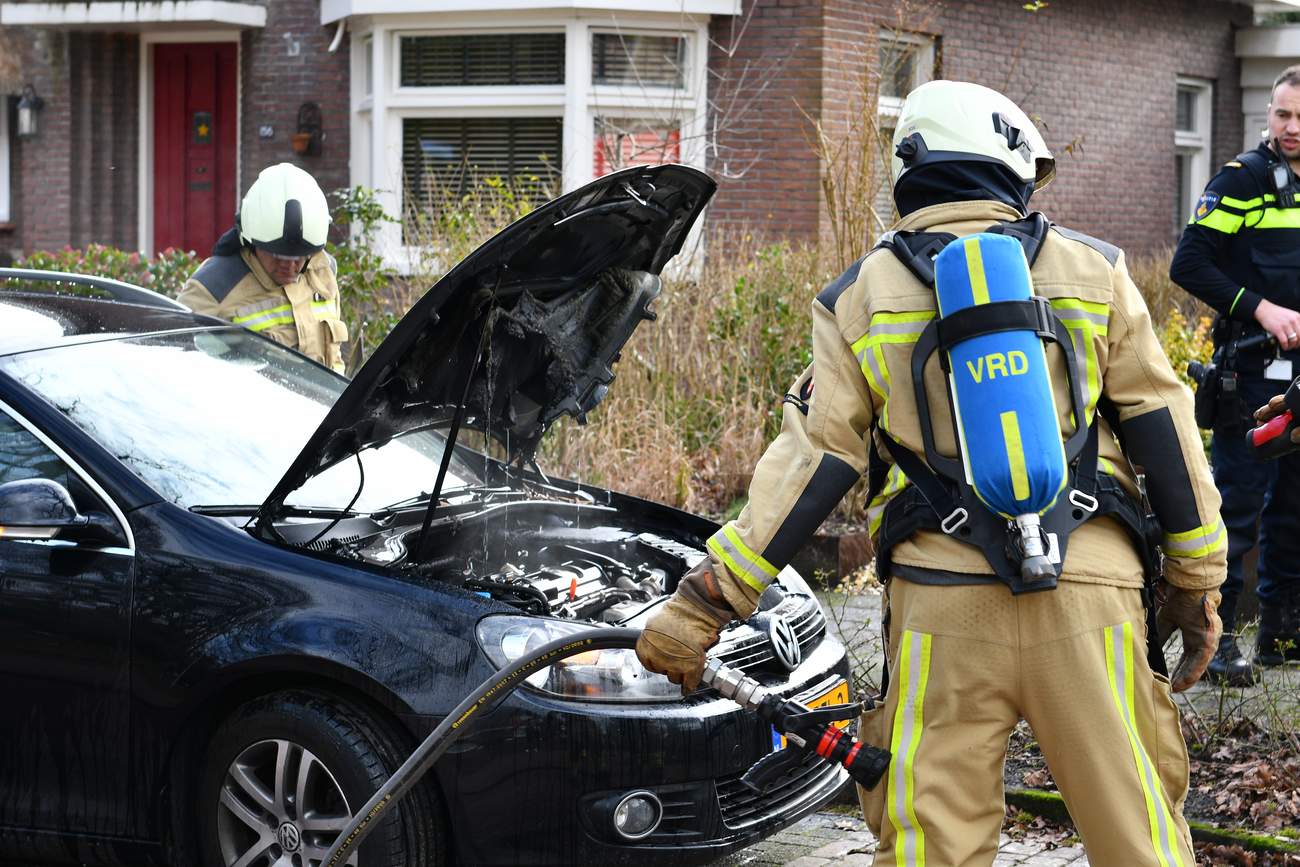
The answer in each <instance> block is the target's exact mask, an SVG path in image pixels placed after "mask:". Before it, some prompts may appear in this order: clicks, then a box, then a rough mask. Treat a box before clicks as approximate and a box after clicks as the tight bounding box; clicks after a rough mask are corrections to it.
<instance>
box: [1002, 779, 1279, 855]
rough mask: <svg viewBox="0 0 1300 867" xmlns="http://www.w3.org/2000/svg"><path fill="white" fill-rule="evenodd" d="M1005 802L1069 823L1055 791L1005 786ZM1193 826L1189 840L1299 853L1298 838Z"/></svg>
mask: <svg viewBox="0 0 1300 867" xmlns="http://www.w3.org/2000/svg"><path fill="white" fill-rule="evenodd" d="M1006 799H1007V803H1008V804H1013V805H1015V806H1016V807H1019V808H1020V809H1021V810H1024V811H1025V812H1026V813H1029V814H1030V815H1034V816H1041V817H1043V818H1044V819H1051V820H1052V821H1054V822H1062V823H1065V822H1071V821H1072V820H1071V819H1070V811H1069V810H1067V809H1066V807H1065V800H1064V799H1062V798H1061V795H1060V794H1059V793H1058V792H1044V791H1040V790H1038V789H1007V792H1006ZM1187 824H1188V826H1190V827H1191V829H1192V839H1193V840H1201V841H1204V842H1209V843H1226V844H1230V845H1237V846H1241V847H1242V848H1243V849H1249V850H1251V851H1254V852H1275V853H1280V854H1290V855H1295V854H1300V840H1296V839H1292V838H1288V837H1278V836H1275V835H1273V834H1265V833H1263V832H1261V831H1254V830H1252V829H1250V828H1220V827H1217V826H1215V825H1210V824H1207V823H1205V822H1195V821H1190V820H1189V821H1188V823H1187Z"/></svg>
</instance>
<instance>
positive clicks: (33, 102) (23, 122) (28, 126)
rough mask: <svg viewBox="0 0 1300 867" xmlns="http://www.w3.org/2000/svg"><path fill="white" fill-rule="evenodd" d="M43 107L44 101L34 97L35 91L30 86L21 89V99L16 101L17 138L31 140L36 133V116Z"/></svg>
mask: <svg viewBox="0 0 1300 867" xmlns="http://www.w3.org/2000/svg"><path fill="white" fill-rule="evenodd" d="M44 107H45V100H43V99H41V98H40V97H39V96H37V95H36V89H35V88H34V87H32V86H31V85H30V84H29V85H27V86H26V87H24V88H23V95H22V98H21V99H19V100H18V137H19V138H32V137H33V136H35V135H36V133H37V128H36V116H37V115H38V114H40V112H41V109H42V108H44Z"/></svg>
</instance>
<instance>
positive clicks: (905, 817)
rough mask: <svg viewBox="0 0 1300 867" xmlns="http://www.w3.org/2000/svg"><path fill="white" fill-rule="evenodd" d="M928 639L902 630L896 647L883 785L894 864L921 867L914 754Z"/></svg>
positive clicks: (921, 727) (922, 850) (918, 736)
mask: <svg viewBox="0 0 1300 867" xmlns="http://www.w3.org/2000/svg"><path fill="white" fill-rule="evenodd" d="M930 641H931V637H930V636H929V635H928V634H927V633H924V632H913V631H912V630H910V629H905V630H903V635H902V637H901V638H900V640H899V647H898V685H899V695H898V707H896V708H895V709H894V735H893V738H892V740H891V742H890V746H889V752H890V759H889V781H888V783H887V784H886V786H885V798H886V800H887V801H888V804H887V808H888V813H889V823H890V824H891V825H893V826H894V834H895V836H896V837H897V839H896V840H895V841H894V863H895V864H899V865H908V867H924V864H925V830H924V829H923V828H922V827H921V823H920V822H919V821H917V818H916V778H915V768H916V753H917V750H918V748H919V747H920V746H921V734H922V732H923V731H924V728H925V687H926V685H927V684H928V683H929V680H930Z"/></svg>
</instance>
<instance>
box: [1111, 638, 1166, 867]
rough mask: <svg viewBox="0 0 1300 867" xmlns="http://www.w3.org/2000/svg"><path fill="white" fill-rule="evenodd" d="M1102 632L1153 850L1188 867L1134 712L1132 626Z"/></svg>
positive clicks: (1159, 856)
mask: <svg viewBox="0 0 1300 867" xmlns="http://www.w3.org/2000/svg"><path fill="white" fill-rule="evenodd" d="M1103 632H1104V633H1105V637H1106V676H1107V678H1108V679H1109V680H1110V693H1111V698H1113V699H1114V701H1115V710H1116V711H1118V712H1119V715H1120V718H1121V719H1122V720H1123V721H1124V731H1125V733H1126V734H1127V735H1128V742H1129V748H1130V749H1131V750H1132V751H1133V763H1134V764H1135V765H1136V766H1137V775H1138V782H1139V783H1140V784H1141V786H1142V797H1143V798H1144V799H1145V801H1146V807H1147V821H1148V823H1149V825H1150V827H1151V846H1152V848H1153V849H1154V850H1155V854H1156V858H1157V860H1159V862H1160V864H1161V865H1162V867H1186V865H1184V864H1183V859H1182V856H1181V854H1180V853H1179V843H1178V836H1177V835H1178V830H1177V827H1176V826H1175V825H1174V819H1173V816H1172V815H1170V812H1169V804H1168V802H1167V801H1166V799H1165V793H1164V789H1163V788H1162V787H1161V785H1160V775H1159V774H1158V773H1156V768H1155V764H1154V763H1153V762H1152V761H1151V757H1150V756H1149V755H1148V754H1147V751H1146V747H1144V746H1143V745H1142V739H1141V738H1140V737H1138V729H1137V720H1136V713H1135V711H1134V708H1135V707H1136V703H1135V702H1134V697H1133V685H1134V677H1133V665H1134V662H1133V659H1134V653H1133V624H1131V623H1125V624H1124V625H1123V626H1122V627H1118V628H1116V627H1114V626H1107V627H1106V628H1105V629H1104V630H1103Z"/></svg>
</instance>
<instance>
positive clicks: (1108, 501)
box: [867, 213, 1153, 594]
mask: <svg viewBox="0 0 1300 867" xmlns="http://www.w3.org/2000/svg"><path fill="white" fill-rule="evenodd" d="M1050 225H1051V224H1050V223H1049V222H1048V221H1047V218H1046V217H1044V216H1043V215H1042V214H1039V213H1034V214H1031V215H1030V216H1029V217H1027V218H1025V219H1023V220H1019V221H1017V222H1013V223H1000V224H998V225H995V226H993V227H992V228H990V229H988V230H987V231H989V232H992V233H995V234H1006V235H1010V236H1011V237H1014V238H1016V239H1017V240H1019V241H1020V242H1021V245H1022V246H1023V247H1024V251H1025V258H1026V260H1027V261H1028V262H1029V265H1030V266H1031V267H1032V266H1033V263H1034V260H1035V259H1036V258H1037V254H1038V251H1039V249H1040V247H1041V245H1042V241H1043V238H1044V237H1045V236H1046V234H1047V231H1048V229H1049V228H1050ZM953 240H956V236H954V235H951V234H947V233H943V234H938V233H922V232H915V233H914V232H893V233H889V234H888V235H886V236H885V237H884V238H882V239H881V242H880V243H881V245H882V246H885V247H888V248H889V249H890V251H892V252H893V253H894V255H895V256H897V257H898V259H899V260H900V261H901V262H902V263H903V264H904V265H906V266H907V267H908V269H909V270H910V271H911V272H912V273H913V274H914V275H915V276H916V277H917V279H919V280H921V281H922V282H924V283H926V285H928V286H931V287H933V286H934V257H935V256H937V255H938V254H939V252H940V251H942V250H943V248H944V247H945V246H947V244H948V243H950V242H951V241H953ZM1013 330H1029V331H1033V332H1035V333H1036V334H1037V335H1038V336H1039V338H1041V339H1043V340H1046V341H1051V342H1053V343H1056V344H1057V345H1058V346H1059V347H1060V349H1061V352H1062V353H1063V354H1064V356H1065V369H1066V376H1067V377H1068V379H1069V386H1070V397H1071V402H1072V414H1073V418H1074V431H1073V432H1072V433H1071V434H1070V436H1069V438H1068V439H1067V440H1066V443H1065V455H1066V460H1067V462H1068V463H1069V467H1070V473H1069V479H1068V483H1067V491H1068V494H1066V495H1065V496H1062V497H1058V498H1057V500H1056V502H1055V503H1054V504H1053V505H1052V506H1051V508H1049V509H1048V510H1047V512H1046V514H1044V515H1043V518H1042V524H1041V533H1042V535H1043V537H1044V538H1043V539H1042V540H1040V541H1041V542H1042V547H1043V548H1044V549H1045V550H1048V551H1050V552H1051V554H1050V559H1051V561H1052V565H1053V568H1054V570H1055V574H1053V575H1051V576H1048V577H1046V578H1039V579H1033V580H1031V579H1028V578H1026V577H1024V576H1023V575H1022V574H1021V568H1020V564H1021V561H1022V559H1023V554H1024V541H1023V540H1022V539H1020V538H1019V534H1018V532H1017V531H1016V530H1015V527H1014V524H1012V523H1011V522H1009V521H1008V520H1007V519H1006V518H1005V517H1003V516H1002V515H999V514H997V513H996V512H994V511H993V510H992V509H990V508H989V507H987V506H986V505H984V503H983V501H981V500H980V499H979V497H978V496H977V495H976V494H975V492H974V490H973V489H972V488H971V486H970V484H969V483H968V482H967V480H966V477H965V473H964V471H963V465H962V461H961V460H960V459H959V458H949V457H945V456H943V455H941V454H939V451H938V449H937V448H936V446H935V440H934V429H933V425H932V423H931V417H930V407H929V402H928V399H927V397H926V393H925V381H924V372H925V365H926V362H927V361H928V360H929V358H930V356H931V355H933V354H934V353H935V352H936V351H940V350H942V351H941V352H940V355H939V364H940V367H941V368H942V370H943V372H944V378H945V381H946V380H947V379H948V378H949V376H950V373H951V371H950V370H949V367H948V350H949V349H950V348H951V347H952V346H954V345H955V344H957V343H960V342H962V341H965V340H969V339H970V338H972V337H978V336H981V335H986V334H995V333H998V332H1003V331H1013ZM912 384H913V388H914V391H915V398H916V406H917V420H918V422H919V425H920V428H921V438H922V442H923V443H924V446H925V456H924V458H922V457H920V456H918V455H917V454H915V453H913V452H912V451H911V450H910V449H908V448H907V447H906V446H904V445H903V444H902V443H900V442H898V441H897V440H896V439H894V438H893V437H892V436H890V435H889V434H888V433H887V432H885V431H883V430H882V429H880V428H879V427H878V426H877V427H876V428H875V429H874V430H873V436H872V437H871V458H870V467H871V470H870V472H869V474H868V494H867V501H868V502H870V501H871V500H873V499H874V498H875V497H876V495H877V494H878V493H879V492H880V490H881V489H882V488H883V486H884V481H885V472H886V470H887V464H886V463H885V461H884V460H883V459H882V456H881V454H880V453H879V451H878V450H877V437H876V436H874V434H875V433H877V432H878V433H880V434H881V437H880V438H881V439H883V440H884V441H885V447H886V449H887V450H888V452H889V455H890V457H892V458H893V460H894V462H895V463H896V464H897V465H898V468H899V469H900V470H901V471H902V472H903V474H904V475H906V476H907V478H908V480H909V481H911V482H912V485H911V486H910V487H908V488H907V489H905V490H904V491H903V492H902V493H900V494H898V495H897V496H895V497H894V498H893V499H892V500H890V502H889V504H888V505H887V506H886V507H885V511H884V514H883V517H882V519H881V523H880V536H879V539H878V543H877V544H878V549H877V555H876V569H877V573H878V575H879V576H880V578H881V580H882V581H883V580H885V579H886V578H888V577H889V574H890V571H891V558H890V551H891V549H892V548H893V547H894V546H895V545H897V544H898V543H900V542H902V541H903V540H905V539H907V538H908V537H909V536H911V535H913V534H914V533H916V532H917V531H920V530H929V531H936V532H942V533H944V534H945V535H947V536H950V537H951V538H953V539H956V540H957V541H959V542H962V543H964V544H967V545H972V546H974V547H976V548H979V549H980V551H981V552H982V553H983V555H984V558H985V559H986V560H987V561H988V563H989V566H990V567H991V568H992V570H993V573H994V575H996V576H997V578H998V579H999V580H1000V581H1002V582H1003V583H1005V584H1006V585H1007V586H1008V587H1009V588H1010V590H1011V592H1012V593H1015V594H1019V593H1028V592H1033V591H1038V590H1050V589H1052V588H1054V587H1055V586H1056V581H1057V578H1059V577H1060V574H1061V564H1062V562H1063V561H1064V559H1065V551H1066V544H1067V541H1068V539H1069V536H1070V533H1071V532H1073V531H1074V529H1075V528H1076V527H1078V526H1079V525H1081V524H1083V523H1084V522H1085V521H1088V520H1090V519H1092V518H1095V517H1098V516H1103V515H1104V516H1109V517H1112V518H1114V519H1115V520H1117V521H1119V523H1120V524H1121V525H1123V526H1124V528H1125V529H1126V530H1127V531H1128V532H1129V534H1130V536H1131V537H1132V538H1133V541H1134V543H1135V545H1136V546H1137V548H1138V550H1139V551H1141V552H1142V553H1143V556H1144V557H1146V558H1148V560H1149V558H1150V557H1151V552H1150V550H1149V545H1148V540H1149V538H1150V536H1149V534H1148V533H1147V523H1148V519H1147V517H1146V516H1145V515H1144V513H1143V510H1140V509H1139V508H1138V505H1137V504H1136V503H1135V502H1134V501H1133V499H1132V498H1131V497H1129V496H1128V494H1127V493H1126V492H1125V491H1124V489H1123V488H1122V487H1120V485H1119V483H1118V482H1116V481H1115V480H1114V479H1113V478H1111V477H1110V476H1108V475H1105V474H1100V473H1099V472H1098V459H1097V435H1098V433H1097V422H1096V420H1094V421H1093V422H1092V423H1091V424H1088V423H1087V422H1086V415H1085V411H1084V407H1085V401H1084V397H1083V388H1082V383H1081V382H1080V377H1079V368H1078V363H1077V359H1076V356H1075V352H1074V344H1073V342H1072V341H1071V339H1070V334H1069V331H1068V330H1067V328H1066V326H1065V324H1064V323H1063V322H1061V320H1060V319H1059V318H1058V317H1057V316H1056V314H1055V313H1054V312H1053V311H1052V308H1051V306H1050V304H1049V303H1048V302H1047V300H1046V299H1044V298H1040V297H1034V298H1031V299H1029V300H1027V301H1000V302H993V303H989V304H983V305H979V306H976V307H970V308H966V309H964V310H960V311H957V312H955V313H954V314H952V315H950V316H947V317H943V318H937V319H936V320H935V321H933V322H931V323H930V325H928V326H927V327H926V329H925V330H924V331H923V332H922V333H921V337H920V339H919V340H918V341H917V343H916V347H915V349H913V351H912ZM945 390H946V391H947V393H948V395H949V397H948V401H949V410H950V415H951V416H952V419H953V435H954V441H955V442H961V437H960V435H959V433H958V431H957V413H956V412H954V411H952V406H951V404H952V389H951V386H950V387H949V388H947V389H945ZM1103 400H1104V399H1103ZM1099 409H1100V405H1099ZM1148 565H1149V566H1150V564H1149V563H1148ZM1148 574H1153V571H1152V569H1150V568H1149V569H1148Z"/></svg>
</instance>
